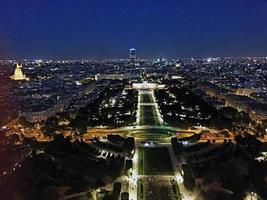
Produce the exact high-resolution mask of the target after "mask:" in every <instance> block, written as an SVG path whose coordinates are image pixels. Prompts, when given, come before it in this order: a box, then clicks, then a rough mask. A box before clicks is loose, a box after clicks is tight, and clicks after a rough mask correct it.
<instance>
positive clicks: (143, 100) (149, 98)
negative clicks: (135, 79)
mask: <svg viewBox="0 0 267 200" xmlns="http://www.w3.org/2000/svg"><path fill="white" fill-rule="evenodd" d="M141 103H153V98H152V96H151V95H150V94H142V95H141Z"/></svg>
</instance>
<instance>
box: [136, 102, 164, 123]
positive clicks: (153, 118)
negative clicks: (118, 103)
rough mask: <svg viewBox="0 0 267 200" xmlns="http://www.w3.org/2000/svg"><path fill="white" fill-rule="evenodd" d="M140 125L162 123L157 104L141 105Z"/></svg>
mask: <svg viewBox="0 0 267 200" xmlns="http://www.w3.org/2000/svg"><path fill="white" fill-rule="evenodd" d="M140 112H141V113H140V125H141V126H142V125H155V126H158V125H160V122H159V120H158V117H157V112H156V109H155V106H152V105H151V106H150V105H141V107H140Z"/></svg>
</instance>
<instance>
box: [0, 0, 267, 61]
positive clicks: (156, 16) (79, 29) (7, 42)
mask: <svg viewBox="0 0 267 200" xmlns="http://www.w3.org/2000/svg"><path fill="white" fill-rule="evenodd" d="M130 47H135V48H136V49H137V55H138V56H139V57H148V58H154V57H158V56H162V57H169V58H170V57H175V58H178V57H207V56H267V1H266V0H1V1H0V57H2V58H5V57H9V58H36V59H37V58H118V57H120V58H123V57H127V56H128V48H130Z"/></svg>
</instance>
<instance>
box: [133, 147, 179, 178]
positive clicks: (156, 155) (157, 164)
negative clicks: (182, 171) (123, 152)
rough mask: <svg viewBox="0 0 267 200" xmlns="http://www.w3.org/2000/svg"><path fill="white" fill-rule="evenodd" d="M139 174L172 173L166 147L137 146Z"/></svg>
mask: <svg viewBox="0 0 267 200" xmlns="http://www.w3.org/2000/svg"><path fill="white" fill-rule="evenodd" d="M138 174H139V175H174V172H173V169H172V163H171V159H170V155H169V151H168V149H167V148H166V147H159V148H143V147H140V148H138Z"/></svg>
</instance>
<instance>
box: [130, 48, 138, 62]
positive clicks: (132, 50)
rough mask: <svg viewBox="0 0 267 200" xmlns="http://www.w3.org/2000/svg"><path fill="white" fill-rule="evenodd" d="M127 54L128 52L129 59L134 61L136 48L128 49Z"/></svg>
mask: <svg viewBox="0 0 267 200" xmlns="http://www.w3.org/2000/svg"><path fill="white" fill-rule="evenodd" d="M129 54H130V60H131V61H135V60H136V49H134V48H131V49H130V50H129Z"/></svg>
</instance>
